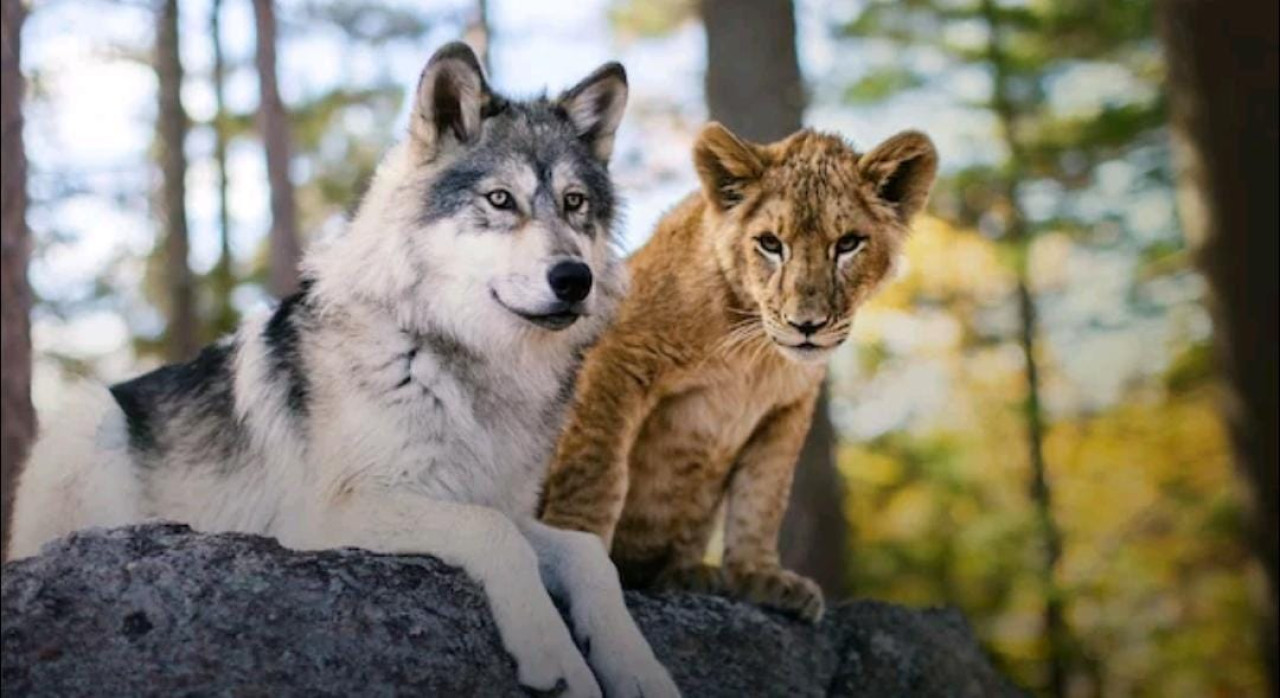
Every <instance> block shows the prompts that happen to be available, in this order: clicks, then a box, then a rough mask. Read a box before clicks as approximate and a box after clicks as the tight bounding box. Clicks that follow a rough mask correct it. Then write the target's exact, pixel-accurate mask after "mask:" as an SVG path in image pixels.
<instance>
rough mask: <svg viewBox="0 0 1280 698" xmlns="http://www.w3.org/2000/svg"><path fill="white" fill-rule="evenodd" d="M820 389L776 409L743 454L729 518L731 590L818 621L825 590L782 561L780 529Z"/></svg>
mask: <svg viewBox="0 0 1280 698" xmlns="http://www.w3.org/2000/svg"><path fill="white" fill-rule="evenodd" d="M816 397H817V396H816V393H815V394H814V395H811V396H809V397H807V398H805V399H803V400H800V401H799V402H796V403H793V404H790V405H786V406H783V407H781V408H779V409H778V410H776V411H775V412H774V413H773V414H771V415H770V416H769V417H766V418H765V421H764V422H763V423H761V425H760V426H759V427H758V428H757V429H756V432H755V433H754V434H753V435H752V436H751V439H750V440H749V441H748V442H747V444H746V445H745V446H744V447H743V449H742V451H741V453H739V455H738V463H737V467H736V468H735V470H734V474H733V477H732V479H731V480H730V483H729V500H728V509H727V510H726V516H725V547H724V566H723V568H722V570H721V574H720V579H719V583H720V584H721V585H722V588H723V590H724V592H725V593H727V594H729V595H731V596H736V597H739V598H743V599H747V600H750V601H753V602H755V603H758V604H761V605H763V606H770V607H773V608H777V609H781V610H783V611H787V612H790V613H793V614H795V615H797V616H799V617H801V618H804V619H805V620H808V621H811V622H816V621H817V620H818V619H819V618H821V617H822V610H823V602H822V590H821V589H819V588H818V585H817V584H815V583H814V582H813V581H812V580H810V579H807V578H805V577H802V576H800V575H798V574H796V573H794V572H791V571H789V570H785V569H783V568H782V566H781V565H780V564H779V562H778V533H779V531H780V530H781V529H782V517H783V514H785V513H786V508H787V500H788V496H789V495H790V492H791V479H792V475H793V474H794V472H795V465H796V459H797V458H798V457H799V455H800V449H801V447H802V446H803V445H804V437H805V434H806V433H807V432H808V430H809V420H810V417H811V416H812V415H813V404H814V400H815V399H816Z"/></svg>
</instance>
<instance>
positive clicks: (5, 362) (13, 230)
mask: <svg viewBox="0 0 1280 698" xmlns="http://www.w3.org/2000/svg"><path fill="white" fill-rule="evenodd" d="M3 3H4V5H3V8H2V11H3V16H2V17H3V19H2V22H3V28H0V34H3V36H2V37H0V41H3V62H2V63H0V82H3V83H4V89H3V91H0V95H3V98H2V99H0V128H2V129H3V142H0V161H3V162H4V182H3V185H0V189H2V190H3V193H2V194H0V196H3V200H2V201H0V546H3V547H2V548H0V555H3V554H5V553H7V551H8V549H9V517H10V516H12V514H13V489H14V484H15V483H16V481H17V477H18V472H19V470H20V469H21V468H22V463H23V461H25V460H26V457H27V453H28V452H29V451H30V450H31V442H32V440H33V439H34V438H35V434H36V414H35V409H34V408H32V406H31V288H30V286H29V285H28V283H27V262H28V259H29V258H30V255H31V233H30V231H29V230H27V155H26V149H25V148H24V147H23V142H22V123H23V122H22V98H23V92H24V90H25V89H26V83H25V81H24V79H23V75H22V64H21V59H22V23H23V21H24V19H25V18H26V12H25V10H24V8H23V6H22V2H21V0H3Z"/></svg>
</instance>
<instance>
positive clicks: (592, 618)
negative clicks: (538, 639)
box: [574, 604, 680, 698]
mask: <svg viewBox="0 0 1280 698" xmlns="http://www.w3.org/2000/svg"><path fill="white" fill-rule="evenodd" d="M581 608H582V611H584V612H580V613H576V614H575V616H576V617H575V618H574V626H575V627H576V628H579V629H580V630H579V632H580V637H579V641H580V642H581V644H582V646H583V651H584V653H585V654H586V655H587V661H589V662H590V663H591V668H592V669H594V670H595V672H596V678H598V679H599V680H600V685H601V686H602V687H603V688H604V693H605V695H606V696H609V698H679V696H680V690H679V689H678V688H676V684H675V681H673V680H672V679H671V674H669V673H667V669H666V667H664V666H662V664H661V663H660V662H659V661H658V659H657V657H655V656H654V655H653V650H652V649H651V648H650V647H649V642H648V640H646V639H645V638H644V635H642V634H640V629H639V628H638V627H636V624H635V622H634V621H632V620H631V615H630V613H628V612H627V610H626V608H625V607H617V608H613V607H612V604H593V605H591V606H589V607H588V606H585V605H584V606H583V607H581Z"/></svg>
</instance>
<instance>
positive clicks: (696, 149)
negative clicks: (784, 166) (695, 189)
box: [693, 121, 765, 211]
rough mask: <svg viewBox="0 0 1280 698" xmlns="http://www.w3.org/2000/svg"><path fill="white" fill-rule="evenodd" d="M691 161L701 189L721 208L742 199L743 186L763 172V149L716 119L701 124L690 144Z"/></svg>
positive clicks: (733, 204) (730, 206) (726, 207)
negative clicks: (696, 136) (700, 182)
mask: <svg viewBox="0 0 1280 698" xmlns="http://www.w3.org/2000/svg"><path fill="white" fill-rule="evenodd" d="M693 164H694V167H695V168H697V170H698V177H699V178H700V179H701V180H702V190H703V192H704V193H705V194H706V197H707V199H709V200H710V201H711V202H712V203H713V204H715V206H716V207H717V208H719V209H720V210H722V211H724V210H727V209H730V208H733V207H734V206H736V205H737V204H738V203H739V202H740V201H742V197H743V194H744V192H743V190H744V189H745V187H747V186H748V185H749V184H751V183H752V182H754V181H756V180H757V179H759V178H760V175H762V174H764V165H765V160H764V152H763V151H762V150H761V148H760V147H759V146H756V145H753V144H751V143H747V142H746V141H743V140H740V139H739V138H738V137H737V136H735V135H733V133H731V132H730V131H729V129H727V128H725V127H724V126H721V125H720V124H718V123H716V122H714V121H713V122H711V123H709V124H707V125H706V126H704V127H702V132H701V133H699V134H698V140H697V142H695V143H694V145H693Z"/></svg>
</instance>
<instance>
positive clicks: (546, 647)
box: [281, 491, 600, 696]
mask: <svg viewBox="0 0 1280 698" xmlns="http://www.w3.org/2000/svg"><path fill="white" fill-rule="evenodd" d="M327 506H328V508H329V510H328V511H326V512H324V513H323V514H322V515H320V516H317V517H314V518H313V521H318V522H321V523H322V525H321V526H319V527H316V528H312V529H302V530H299V531H294V532H293V533H294V534H295V535H292V536H290V535H285V536H282V538H281V540H282V542H283V543H284V544H285V545H288V546H290V547H297V548H307V549H321V548H335V547H342V546H354V547H359V548H365V549H367V550H372V551H374V552H379V553H395V554H426V555H434V556H436V557H438V558H440V559H441V560H443V561H445V562H447V563H448V564H451V565H455V566H457V567H460V568H462V569H463V570H464V571H465V572H466V573H467V574H468V575H470V576H471V577H472V578H473V579H475V580H476V581H477V582H479V584H480V586H482V587H483V588H484V591H485V594H486V595H487V596H488V599H489V608H490V609H491V610H492V612H493V617H494V620H495V621H496V622H497V625H498V631H499V633H500V634H501V635H502V643H503V645H504V646H505V647H506V649H507V651H508V652H510V653H511V656H512V657H513V658H514V659H515V661H516V666H517V670H518V673H519V679H520V683H521V684H522V685H524V686H527V687H529V688H532V689H536V690H541V691H550V690H553V689H554V688H555V687H556V686H557V685H561V684H563V686H564V688H565V689H566V690H565V693H564V694H563V695H570V696H599V695H600V688H599V686H598V684H597V683H596V681H595V679H594V678H593V677H592V674H591V670H590V669H589V668H588V667H587V664H586V662H585V661H584V660H583V658H582V654H581V653H580V652H579V651H578V648H577V647H576V646H575V645H574V644H573V638H572V637H570V635H569V631H568V629H567V628H566V627H565V625H564V622H563V621H562V620H561V619H560V614H559V613H557V612H556V609H555V606H554V604H553V603H552V602H551V597H550V596H548V595H547V590H546V588H545V587H544V586H543V585H542V582H541V581H540V579H539V576H538V559H537V557H536V555H535V554H534V551H533V548H531V547H530V546H529V543H528V542H527V541H526V540H525V538H524V536H523V535H521V533H520V530H519V529H518V528H516V525H515V524H514V523H513V522H512V521H511V520H510V519H508V518H507V517H506V516H504V515H503V514H502V513H501V512H499V511H497V510H495V509H489V508H487V507H480V506H474V505H467V504H459V503H456V502H448V501H442V500H435V499H430V498H427V497H423V496H419V495H414V494H411V493H405V492H380V491H375V492H367V493H363V494H361V493H356V494H350V495H346V496H344V497H342V499H341V500H340V501H337V502H333V503H330V504H328V505H327ZM291 538H296V539H294V540H291Z"/></svg>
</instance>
